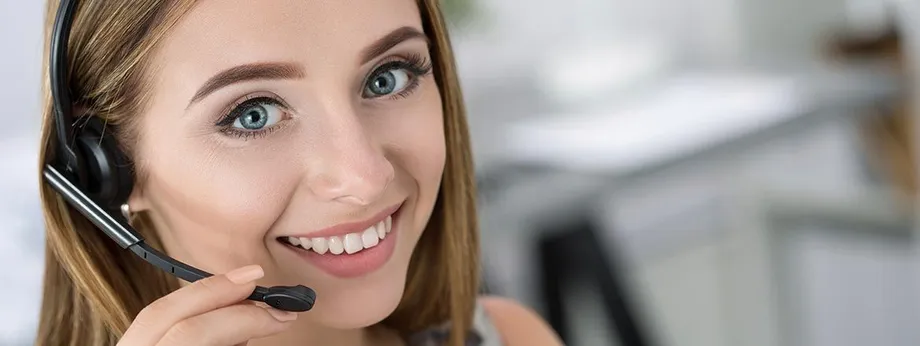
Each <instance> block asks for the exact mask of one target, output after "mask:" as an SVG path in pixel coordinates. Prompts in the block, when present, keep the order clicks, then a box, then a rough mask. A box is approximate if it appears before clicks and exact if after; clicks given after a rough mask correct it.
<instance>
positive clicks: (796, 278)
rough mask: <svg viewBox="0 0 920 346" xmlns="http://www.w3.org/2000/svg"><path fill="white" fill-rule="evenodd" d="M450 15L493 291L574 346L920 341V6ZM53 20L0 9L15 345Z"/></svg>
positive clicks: (27, 306) (649, 6)
mask: <svg viewBox="0 0 920 346" xmlns="http://www.w3.org/2000/svg"><path fill="white" fill-rule="evenodd" d="M443 2H444V3H445V7H446V9H447V10H448V11H449V16H450V20H451V22H452V25H453V43H454V45H455V49H456V54H457V58H458V65H459V69H460V71H461V74H462V80H463V84H464V88H465V90H464V91H465V96H466V99H467V104H468V107H469V119H470V122H471V126H472V135H473V143H474V156H475V158H476V162H477V165H478V180H479V182H480V205H481V220H480V223H481V228H482V239H483V256H484V266H485V268H484V269H485V276H486V281H487V289H488V290H489V291H491V292H493V293H495V294H500V295H505V296H509V297H513V298H516V299H518V300H520V301H522V302H524V303H526V304H528V305H530V306H532V307H534V309H536V310H537V311H538V312H540V313H541V314H542V315H543V316H544V317H545V318H547V319H548V320H549V321H550V322H551V323H552V324H553V327H554V328H556V329H557V330H558V331H559V332H560V333H561V334H562V335H563V337H564V338H565V340H566V342H567V344H569V345H572V346H584V345H639V346H642V345H675V346H677V345H680V346H739V345H751V346H773V345H801V346H825V345H828V346H830V345H834V346H850V345H853V346H855V345H890V346H900V345H904V346H906V345H918V344H920V281H918V279H920V251H917V250H918V247H917V244H918V243H917V242H918V240H917V232H916V230H917V223H915V221H914V220H915V215H916V212H917V210H918V208H917V207H916V194H917V186H918V178H920V176H918V173H917V172H918V170H917V168H918V167H920V166H918V164H917V148H918V145H917V144H916V143H917V142H918V138H917V135H915V133H916V130H917V129H918V127H917V126H916V125H914V124H915V123H916V119H918V116H920V112H918V110H920V108H918V106H920V104H918V103H917V102H918V101H917V100H920V97H918V96H920V95H918V90H920V88H917V87H918V86H920V84H918V83H920V82H918V81H920V78H918V77H920V76H918V75H917V71H918V69H920V2H918V1H915V0H901V1H897V0H644V1H639V0H606V1H604V0H576V1H550V0H528V1H518V0H464V1H460V0H443ZM42 8H43V4H42V1H13V0H3V1H2V2H0V46H2V47H3V51H4V54H3V57H2V58H0V80H2V81H3V84H2V85H0V88H2V92H0V104H3V105H4V107H3V109H4V111H3V112H2V114H0V120H2V122H3V124H4V126H2V127H0V145H2V147H3V148H4V150H3V154H2V167H3V170H2V172H0V174H2V176H0V196H3V197H2V198H0V220H2V227H0V229H2V230H3V232H4V233H3V234H4V235H5V238H4V241H2V242H0V263H4V264H5V268H6V269H5V270H3V271H0V283H2V284H0V297H2V298H0V299H2V302H0V306H2V309H0V345H20V344H22V345H25V344H28V343H29V340H30V336H31V334H32V333H33V332H34V329H35V320H36V318H37V310H38V306H39V298H40V287H41V282H40V279H41V270H42V261H43V253H42V252H43V243H42V242H43V239H42V222H41V219H40V210H39V209H38V201H37V199H38V194H37V185H36V174H37V173H36V169H35V168H36V162H35V161H36V152H37V149H36V145H35V144H36V143H37V133H38V114H39V110H38V100H39V93H38V91H39V83H40V81H39V76H40V73H41V70H40V66H41V65H40V60H41V51H42V44H41V23H42V18H43V13H42Z"/></svg>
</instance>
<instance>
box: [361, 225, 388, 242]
mask: <svg viewBox="0 0 920 346" xmlns="http://www.w3.org/2000/svg"><path fill="white" fill-rule="evenodd" d="M374 231H375V232H376V233H377V238H378V239H383V238H386V237H387V226H386V225H385V224H384V222H383V221H380V222H378V223H377V226H374ZM364 232H367V231H364Z"/></svg>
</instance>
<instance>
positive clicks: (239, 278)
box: [226, 264, 265, 285]
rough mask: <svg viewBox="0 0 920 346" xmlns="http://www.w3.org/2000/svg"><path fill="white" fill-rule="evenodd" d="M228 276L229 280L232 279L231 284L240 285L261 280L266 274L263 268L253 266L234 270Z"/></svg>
mask: <svg viewBox="0 0 920 346" xmlns="http://www.w3.org/2000/svg"><path fill="white" fill-rule="evenodd" d="M226 275H227V279H230V281H231V282H233V283H235V284H237V285H239V284H244V283H247V282H250V281H253V280H256V279H259V278H261V277H262V276H263V275H265V272H264V271H262V267H260V266H259V265H255V264H253V265H250V266H245V267H242V268H237V269H234V270H233V271H231V272H229V273H227V274H226Z"/></svg>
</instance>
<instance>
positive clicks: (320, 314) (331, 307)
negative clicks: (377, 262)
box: [303, 268, 406, 329]
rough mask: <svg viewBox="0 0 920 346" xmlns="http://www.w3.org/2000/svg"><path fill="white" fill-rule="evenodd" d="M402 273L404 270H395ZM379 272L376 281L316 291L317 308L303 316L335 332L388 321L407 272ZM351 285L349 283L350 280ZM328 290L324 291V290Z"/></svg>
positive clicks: (396, 303)
mask: <svg viewBox="0 0 920 346" xmlns="http://www.w3.org/2000/svg"><path fill="white" fill-rule="evenodd" d="M394 269H401V268H394ZM394 271H399V272H398V273H384V272H380V273H378V274H382V275H379V276H378V277H377V278H374V279H370V278H369V279H368V280H358V281H362V282H360V283H358V282H350V283H344V282H343V283H342V285H340V286H339V285H336V286H338V287H322V288H317V292H316V293H317V299H316V304H315V305H314V306H313V309H311V310H310V311H309V312H307V313H306V314H304V315H303V316H304V317H308V318H309V319H310V320H311V321H313V322H314V323H316V324H319V325H323V326H326V327H329V328H335V329H359V328H365V327H369V326H372V325H375V324H377V323H379V322H381V321H383V320H384V319H386V318H387V317H388V316H390V314H392V313H393V311H395V310H396V307H397V306H399V302H400V300H402V295H403V291H404V289H405V282H406V270H405V269H403V270H394ZM349 281H350V280H349ZM324 288H325V289H324Z"/></svg>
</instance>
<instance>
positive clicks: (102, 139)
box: [76, 116, 134, 210]
mask: <svg viewBox="0 0 920 346" xmlns="http://www.w3.org/2000/svg"><path fill="white" fill-rule="evenodd" d="M82 121H83V119H81V120H80V122H82ZM111 132H112V130H111V129H109V130H108V131H106V129H105V128H104V125H103V124H102V121H101V120H100V119H99V118H98V117H95V116H90V117H88V119H86V122H85V124H84V126H82V127H81V129H80V132H79V133H78V134H77V138H76V140H77V141H76V142H77V150H79V151H80V154H81V156H82V157H83V160H82V161H83V164H84V165H85V168H84V170H83V171H84V173H85V174H87V177H86V179H85V181H86V182H87V186H84V188H85V189H86V193H87V194H89V195H90V197H92V198H93V199H94V200H95V201H96V202H97V203H100V204H102V205H103V206H104V207H106V208H108V209H111V210H118V209H119V208H120V206H121V204H123V203H125V202H126V201H127V200H128V196H129V195H130V194H131V189H132V188H133V186H134V172H133V167H132V165H131V162H130V160H129V159H128V157H127V155H125V154H124V153H123V152H122V151H121V148H120V147H119V146H118V143H117V141H116V140H115V138H114V137H113V136H112V135H111Z"/></svg>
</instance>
